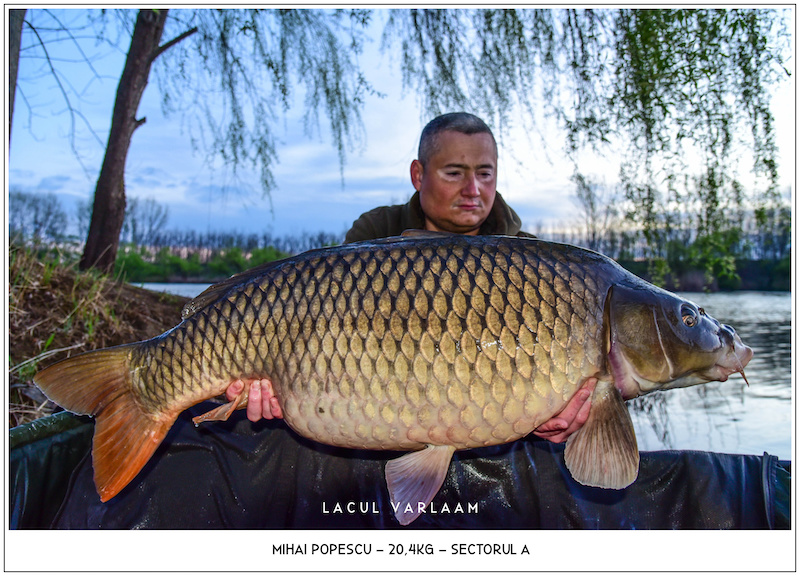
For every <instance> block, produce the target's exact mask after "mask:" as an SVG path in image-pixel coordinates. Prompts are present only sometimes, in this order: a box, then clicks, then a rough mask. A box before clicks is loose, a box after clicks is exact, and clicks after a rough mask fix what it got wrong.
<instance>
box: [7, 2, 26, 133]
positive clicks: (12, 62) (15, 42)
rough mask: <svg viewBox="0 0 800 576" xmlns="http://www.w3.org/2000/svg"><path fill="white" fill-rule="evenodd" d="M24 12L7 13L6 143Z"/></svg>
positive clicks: (11, 113) (13, 98)
mask: <svg viewBox="0 0 800 576" xmlns="http://www.w3.org/2000/svg"><path fill="white" fill-rule="evenodd" d="M24 22H25V10H9V11H8V141H9V143H10V142H11V119H12V118H13V117H14V100H15V98H16V95H17V70H18V69H19V47H20V42H21V40H22V25H23V23H24Z"/></svg>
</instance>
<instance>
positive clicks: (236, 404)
mask: <svg viewBox="0 0 800 576" xmlns="http://www.w3.org/2000/svg"><path fill="white" fill-rule="evenodd" d="M249 390H250V387H249V386H245V387H244V388H243V389H242V391H241V392H239V395H238V396H237V397H236V398H234V399H233V400H231V401H230V402H228V403H227V404H223V405H221V406H217V407H216V408H214V409H213V410H209V411H208V412H206V413H205V414H200V416H195V417H194V418H192V422H194V425H195V426H199V425H200V424H201V423H202V422H211V421H215V420H216V421H222V422H225V421H226V420H228V418H230V417H231V414H233V412H234V411H235V410H238V409H239V408H244V407H245V406H247V395H248V392H249Z"/></svg>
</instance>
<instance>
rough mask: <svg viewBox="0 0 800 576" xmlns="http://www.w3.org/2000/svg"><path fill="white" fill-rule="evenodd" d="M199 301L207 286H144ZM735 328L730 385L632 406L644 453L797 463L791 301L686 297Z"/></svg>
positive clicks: (743, 295)
mask: <svg viewBox="0 0 800 576" xmlns="http://www.w3.org/2000/svg"><path fill="white" fill-rule="evenodd" d="M143 286H144V287H145V288H148V289H150V290H157V291H164V292H169V293H172V294H180V295H183V296H189V297H191V296H195V295H197V294H199V293H200V292H202V291H203V290H205V288H207V287H208V284H155V283H151V284H144V285H143ZM681 295H682V296H683V297H685V298H687V299H689V300H691V301H693V302H695V303H696V304H698V305H699V306H702V307H703V308H705V310H706V312H708V314H710V315H711V316H713V317H714V318H716V319H717V320H719V321H720V322H722V323H723V324H729V325H731V326H733V327H734V328H735V329H736V331H737V332H738V333H739V335H740V336H741V338H742V341H743V342H744V343H745V344H747V345H748V346H750V347H751V348H752V349H753V351H754V353H755V354H754V356H753V359H752V360H751V361H750V364H749V365H748V366H747V368H746V369H745V373H746V374H747V379H748V381H749V382H750V386H747V384H745V381H744V380H743V379H742V377H741V376H740V375H738V374H734V375H733V376H731V377H730V379H729V380H728V381H727V382H712V383H709V384H706V385H703V386H694V387H692V388H682V389H677V390H669V391H666V392H656V393H653V394H650V395H648V396H644V397H642V398H638V399H636V400H634V401H632V402H629V403H628V405H629V407H630V411H631V416H632V418H633V424H634V427H635V428H636V435H637V438H638V441H639V448H640V449H641V450H665V449H676V450H705V451H710V452H722V453H728V454H758V455H760V454H762V453H764V452H768V453H770V454H774V455H775V456H778V457H779V458H781V459H787V460H788V459H790V458H791V456H792V415H793V414H794V410H793V403H792V297H791V293H789V292H733V293H720V294H702V293H697V294H694V293H691V294H690V293H682V294H681Z"/></svg>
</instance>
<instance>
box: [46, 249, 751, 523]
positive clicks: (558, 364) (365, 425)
mask: <svg viewBox="0 0 800 576" xmlns="http://www.w3.org/2000/svg"><path fill="white" fill-rule="evenodd" d="M183 317H184V318H183V321H182V322H181V323H180V324H178V325H177V326H176V327H175V328H173V329H172V330H170V331H168V332H165V333H164V334H162V335H160V336H157V337H155V338H153V339H151V340H146V341H143V342H137V343H134V344H128V345H124V346H118V347H114V348H107V349H104V350H98V351H94V352H88V353H85V354H82V355H78V356H75V357H73V358H69V359H66V360H63V361H61V362H59V363H57V364H54V365H53V366H50V367H49V368H47V369H45V370H43V371H41V372H39V373H38V374H37V375H36V376H35V377H34V381H35V382H36V384H37V385H38V386H39V387H40V388H41V389H42V390H43V391H44V393H45V394H46V395H47V396H48V397H49V398H50V399H52V400H53V401H54V402H56V403H57V404H59V405H61V406H63V407H64V408H65V409H67V410H69V411H72V412H75V413H78V414H90V415H93V416H95V417H96V426H95V433H94V442H93V448H92V457H93V465H94V480H95V484H96V486H97V490H98V493H99V495H100V497H101V499H102V500H103V501H107V500H109V499H110V498H112V497H113V496H114V495H116V494H117V493H118V492H119V491H120V490H121V489H122V488H124V487H125V486H126V485H127V484H128V483H129V482H130V481H131V480H132V479H133V478H134V477H135V476H136V475H137V474H138V472H139V471H140V470H141V468H142V467H143V466H144V465H145V463H146V462H147V461H148V459H149V458H150V457H151V455H152V454H153V452H154V451H155V449H156V447H157V446H158V445H159V444H160V442H161V441H162V440H163V438H164V436H165V435H166V433H167V431H168V430H169V428H170V427H171V426H172V424H173V423H174V421H175V419H176V417H177V415H178V414H179V413H180V412H181V411H182V410H185V409H186V408H188V407H190V406H192V405H194V404H196V403H198V402H201V401H203V400H206V399H209V398H212V397H214V396H217V395H219V394H221V393H223V392H224V391H225V390H226V389H227V387H228V386H229V385H230V384H231V382H233V381H234V380H237V379H255V378H264V377H266V378H269V379H270V380H271V381H272V382H273V387H274V390H275V395H276V396H277V398H278V400H279V402H280V406H281V409H282V411H283V415H284V418H285V420H286V423H287V424H288V425H289V426H290V427H291V428H293V429H294V430H295V431H296V432H298V433H299V434H301V435H302V436H305V437H307V438H310V439H312V440H316V441H318V442H321V443H324V444H330V445H334V446H342V447H348V448H362V449H364V448H365V449H376V450H403V451H409V452H410V453H409V454H406V455H404V456H402V457H400V458H398V459H395V460H390V461H389V462H388V463H387V465H386V480H387V485H388V488H389V493H390V497H391V499H392V502H393V504H394V508H395V509H396V510H397V513H396V514H397V517H398V520H399V521H400V522H401V523H403V524H407V523H409V522H411V521H413V519H414V518H416V517H417V516H418V515H419V511H420V509H421V508H422V507H423V506H424V505H427V504H428V503H429V502H430V501H431V500H432V499H433V497H434V496H435V495H436V493H437V492H438V490H439V489H440V487H441V485H442V482H443V480H444V478H445V475H446V473H447V469H448V467H449V465H450V460H451V457H452V455H453V452H454V451H455V450H461V449H466V448H475V447H480V446H489V445H493V444H501V443H504V442H511V441H513V440H516V439H518V438H522V437H523V436H525V435H526V434H528V433H529V432H531V431H532V430H534V429H535V428H536V427H537V426H539V425H540V424H542V423H543V422H545V421H547V420H548V419H549V418H550V417H552V416H553V415H555V414H557V413H558V412H559V411H560V410H561V409H562V408H563V407H564V406H565V405H566V404H567V402H568V401H569V399H570V398H571V397H572V396H573V395H574V394H575V393H576V392H577V391H578V389H579V388H580V387H581V385H582V384H584V383H585V382H586V380H587V379H588V378H590V377H596V378H598V379H599V381H598V384H597V386H596V387H595V391H594V394H593V397H592V404H591V411H590V414H589V420H588V421H587V423H586V424H585V425H584V426H583V427H582V428H581V429H580V430H579V431H578V432H576V433H575V434H573V435H572V436H571V437H570V438H569V441H568V442H567V447H566V450H565V459H566V464H567V467H568V469H569V470H570V472H571V474H572V475H573V476H574V477H575V479H576V480H578V481H579V482H582V483H584V484H588V485H593V486H600V487H606V488H623V487H625V486H627V485H629V484H630V483H631V482H633V481H634V480H635V478H636V475H637V473H638V465H639V453H638V449H637V446H636V438H635V435H634V431H633V426H632V423H631V420H630V416H629V415H628V412H627V409H626V408H625V405H624V400H625V399H629V398H634V397H636V396H639V395H641V394H646V393H648V392H651V391H653V390H657V389H665V388H675V387H681V386H691V385H693V384H698V383H703V382H708V381H711V380H726V379H727V377H728V376H729V375H730V374H732V373H734V372H742V374H743V369H744V366H745V365H746V364H747V363H748V362H749V360H750V358H751V357H752V354H753V353H752V350H751V349H750V348H748V347H747V346H744V345H743V344H742V342H741V340H740V338H739V337H738V335H736V333H735V332H734V330H733V329H732V328H730V327H728V326H724V325H720V324H719V323H718V322H717V321H716V320H714V319H713V318H711V317H710V316H708V315H707V314H706V313H705V312H704V311H703V309H702V308H698V307H697V306H696V305H695V304H693V303H691V302H688V301H686V300H683V299H682V298H679V297H677V296H675V295H674V294H671V293H669V292H666V291H664V290H661V289H659V288H656V287H655V286H653V285H651V284H648V283H647V282H645V281H643V280H641V279H640V278H638V277H636V276H634V275H632V274H630V273H629V272H627V271H625V270H624V269H623V268H621V267H620V266H619V265H617V264H616V263H615V262H613V261H612V260H610V259H608V258H606V257H605V256H602V255H600V254H597V253H595V252H591V251H588V250H584V249H581V248H578V247H575V246H570V245H565V244H558V243H553V242H545V241H542V240H531V239H521V238H511V237H501V236H492V237H471V236H460V235H436V234H418V235H413V236H410V237H403V238H389V239H384V240H377V241H367V242H360V243H356V244H350V245H345V246H339V247H333V248H324V249H320V250H312V251H310V252H306V253H304V254H300V255H298V256H295V257H292V258H288V259H285V260H281V261H277V262H273V263H270V264H267V265H264V266H261V267H258V268H255V269H253V270H250V271H247V272H244V273H242V274H239V275H236V276H233V277H232V278H230V279H228V280H226V281H224V282H222V283H220V284H217V285H214V286H212V287H210V288H209V289H208V290H206V291H205V292H203V293H202V294H201V295H199V296H198V297H197V298H195V299H194V300H193V301H192V302H190V303H189V304H188V305H187V306H186V308H185V309H184V312H183ZM245 393H246V392H245ZM238 404H239V402H238V401H234V402H232V403H231V404H230V405H228V406H226V407H224V408H222V409H218V410H216V411H215V414H214V415H213V417H217V418H224V417H226V415H227V414H228V413H230V412H231V411H232V410H233V408H235V407H237V405H238ZM220 414H221V415H220ZM418 503H419V504H418Z"/></svg>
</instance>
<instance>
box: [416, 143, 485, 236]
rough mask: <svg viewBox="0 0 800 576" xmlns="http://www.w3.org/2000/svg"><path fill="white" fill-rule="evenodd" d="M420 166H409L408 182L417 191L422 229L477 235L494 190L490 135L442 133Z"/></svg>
mask: <svg viewBox="0 0 800 576" xmlns="http://www.w3.org/2000/svg"><path fill="white" fill-rule="evenodd" d="M436 150H437V151H436V152H435V153H434V154H433V155H432V156H431V158H430V159H429V160H428V163H427V165H426V166H423V165H422V164H421V163H420V162H419V160H414V162H412V163H411V182H412V183H413V184H414V188H415V189H417V190H419V193H420V194H419V196H420V202H421V204H422V211H423V212H425V228H426V229H427V230H438V231H442V232H455V233H458V234H477V233H478V231H479V229H480V227H481V224H483V222H484V220H486V218H487V217H488V216H489V213H490V212H491V210H492V205H493V204H494V197H495V194H496V192H497V191H496V187H497V151H496V150H495V147H494V141H493V140H492V137H491V135H490V134H470V135H467V134H462V133H460V132H453V131H449V130H448V131H445V132H442V133H441V134H439V136H438V146H437V147H436Z"/></svg>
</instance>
